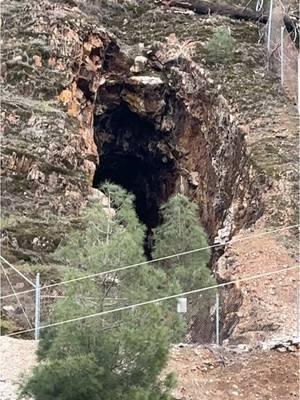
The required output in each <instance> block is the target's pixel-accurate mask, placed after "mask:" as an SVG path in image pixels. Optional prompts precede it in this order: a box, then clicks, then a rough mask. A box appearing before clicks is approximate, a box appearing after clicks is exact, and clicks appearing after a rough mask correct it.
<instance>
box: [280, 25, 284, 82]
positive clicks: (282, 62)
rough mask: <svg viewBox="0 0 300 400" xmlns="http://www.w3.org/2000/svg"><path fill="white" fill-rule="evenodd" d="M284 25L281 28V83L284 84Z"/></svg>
mask: <svg viewBox="0 0 300 400" xmlns="http://www.w3.org/2000/svg"><path fill="white" fill-rule="evenodd" d="M283 35H284V26H282V27H281V30H280V80H281V85H283V81H284V42H283V39H284V36H283Z"/></svg>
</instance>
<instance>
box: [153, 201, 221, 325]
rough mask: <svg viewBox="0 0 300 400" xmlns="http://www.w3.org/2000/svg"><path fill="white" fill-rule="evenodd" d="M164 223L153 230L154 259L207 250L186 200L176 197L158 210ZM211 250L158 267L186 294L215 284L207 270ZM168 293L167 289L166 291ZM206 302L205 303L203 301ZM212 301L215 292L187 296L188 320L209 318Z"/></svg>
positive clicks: (195, 210) (196, 216)
mask: <svg viewBox="0 0 300 400" xmlns="http://www.w3.org/2000/svg"><path fill="white" fill-rule="evenodd" d="M161 214H162V219H163V222H162V224H161V225H159V226H158V227H157V228H156V229H155V230H154V235H153V237H154V244H155V245H154V252H153V257H154V258H160V257H164V256H166V255H171V254H178V253H183V252H188V251H190V250H194V249H199V248H205V247H207V246H208V243H207V236H206V233H205V231H204V229H203V228H202V226H201V225H200V223H199V214H198V208H197V205H196V204H195V203H193V202H192V201H190V200H189V199H188V198H187V197H185V196H183V195H181V194H176V195H175V196H172V197H171V198H170V199H169V200H168V202H167V203H166V204H164V205H163V206H162V207H161ZM209 259H210V250H209V249H205V250H203V251H197V252H193V253H191V254H188V255H183V256H178V257H172V258H169V259H167V260H163V261H161V262H159V267H160V268H161V269H162V270H163V271H164V272H165V273H166V274H167V275H168V282H172V284H173V285H174V286H177V287H180V289H181V291H183V292H185V291H189V290H193V289H199V288H202V287H206V286H211V285H214V284H215V283H216V281H215V279H214V277H213V276H212V274H211V271H210V269H209V268H208V266H207V265H208V262H209ZM168 291H172V290H170V288H168ZM203 298H205V301H203ZM213 301H214V292H213V291H212V290H209V291H207V292H205V295H193V296H189V303H190V304H189V309H190V312H189V315H188V316H189V318H190V319H191V318H193V316H195V315H196V314H197V315H198V316H199V315H200V314H201V313H202V314H203V319H204V318H205V316H207V315H208V313H209V310H210V307H211V305H212V304H213Z"/></svg>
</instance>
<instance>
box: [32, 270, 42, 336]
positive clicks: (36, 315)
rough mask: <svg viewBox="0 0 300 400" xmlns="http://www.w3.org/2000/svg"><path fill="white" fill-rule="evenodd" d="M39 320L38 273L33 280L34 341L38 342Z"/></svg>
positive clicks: (39, 291) (39, 293) (39, 292)
mask: <svg viewBox="0 0 300 400" xmlns="http://www.w3.org/2000/svg"><path fill="white" fill-rule="evenodd" d="M40 318H41V290H40V273H39V272H38V273H37V274H36V278H35V324H34V339H35V340H38V339H39V336H40Z"/></svg>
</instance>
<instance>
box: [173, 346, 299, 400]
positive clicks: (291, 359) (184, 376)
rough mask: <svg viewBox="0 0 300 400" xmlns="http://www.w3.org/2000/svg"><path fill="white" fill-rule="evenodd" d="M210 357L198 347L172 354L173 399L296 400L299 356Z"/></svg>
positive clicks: (228, 354) (259, 353)
mask: <svg viewBox="0 0 300 400" xmlns="http://www.w3.org/2000/svg"><path fill="white" fill-rule="evenodd" d="M214 353H215V354H213V353H212V351H210V350H206V349H203V348H200V347H195V348H191V347H185V348H181V349H174V350H173V351H172V353H171V357H170V361H169V365H168V371H172V370H173V371H176V373H177V379H178V387H177V390H176V391H175V393H174V395H175V399H177V400H179V399H180V400H233V399H247V400H292V399H299V353H287V352H285V353H280V352H278V351H266V352H263V351H255V352H245V353H241V354H235V353H233V352H229V351H225V352H224V351H223V354H222V355H221V354H219V353H218V352H217V351H216V350H214ZM220 356H221V357H220ZM221 359H222V360H221Z"/></svg>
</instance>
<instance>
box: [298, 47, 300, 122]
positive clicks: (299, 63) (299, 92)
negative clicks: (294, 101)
mask: <svg viewBox="0 0 300 400" xmlns="http://www.w3.org/2000/svg"><path fill="white" fill-rule="evenodd" d="M297 78H298V114H299V115H300V55H299V54H298V71H297Z"/></svg>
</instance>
